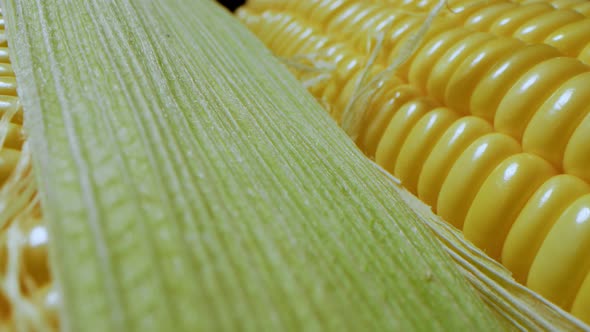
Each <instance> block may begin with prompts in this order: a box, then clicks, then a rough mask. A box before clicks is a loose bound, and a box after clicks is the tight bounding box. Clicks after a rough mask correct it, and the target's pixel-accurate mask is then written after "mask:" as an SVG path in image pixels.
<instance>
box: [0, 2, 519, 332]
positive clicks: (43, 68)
mask: <svg viewBox="0 0 590 332" xmlns="http://www.w3.org/2000/svg"><path fill="white" fill-rule="evenodd" d="M2 5H3V8H4V9H5V18H6V20H7V24H8V33H9V43H10V45H11V49H12V61H13V63H14V67H15V71H16V74H17V79H18V83H19V95H20V97H21V99H22V103H23V106H24V110H25V127H26V129H27V131H28V133H29V143H30V144H31V148H32V152H33V158H34V166H35V172H36V174H37V179H38V183H39V191H40V194H41V200H42V207H43V213H44V216H45V219H46V222H47V223H48V225H49V229H50V235H51V242H50V243H51V246H50V247H51V248H50V249H51V265H52V271H53V274H54V278H55V282H57V286H58V288H59V290H60V292H61V294H62V301H63V302H62V314H61V324H62V329H63V330H64V331H85V332H86V331H88V332H93V331H100V332H103V331H130V332H131V331H142V332H147V331H187V332H188V331H191V332H192V331H222V330H223V331H238V330H239V331H386V330H387V331H392V330H396V331H412V330H415V331H436V330H441V331H484V330H490V331H498V330H506V329H508V326H507V325H506V320H504V319H503V318H500V316H498V315H496V314H495V313H494V312H493V311H492V310H490V309H489V308H488V307H487V306H486V305H485V304H484V303H483V301H482V300H481V299H480V298H479V297H478V296H477V295H476V293H475V292H474V290H473V289H472V288H471V287H470V286H469V285H468V284H467V283H466V282H465V279H464V278H463V277H462V276H461V275H460V272H459V271H457V270H456V269H455V267H454V265H453V263H452V262H451V260H450V259H449V256H447V255H446V254H445V253H444V251H443V249H442V247H441V246H440V244H439V243H438V242H436V241H435V240H434V238H433V237H432V236H431V233H430V232H429V231H428V230H427V229H426V228H425V226H424V224H423V223H421V222H420V220H419V219H418V218H417V216H416V215H415V213H414V212H413V211H412V210H411V209H410V208H408V207H407V206H406V205H405V204H404V203H402V198H401V197H400V195H399V193H398V191H397V189H396V188H395V187H394V186H392V185H391V183H389V182H388V180H387V179H386V178H385V177H384V176H383V175H382V174H381V173H380V172H379V171H378V170H376V169H375V168H374V167H373V166H372V164H371V163H370V162H369V161H368V160H367V159H365V158H364V156H362V154H361V153H360V152H359V151H358V150H357V149H356V148H355V147H354V145H353V144H352V142H351V141H350V140H349V139H348V138H347V137H346V135H345V134H344V132H343V131H341V130H340V129H339V128H337V125H336V124H335V123H334V122H333V121H332V120H331V119H330V118H329V117H328V115H327V114H326V113H325V112H324V111H323V110H322V109H321V107H320V106H319V105H318V104H317V103H316V102H315V101H314V100H313V98H312V97H311V96H310V95H309V94H307V93H306V92H305V91H304V90H303V88H301V87H299V85H298V83H297V82H296V80H295V79H294V78H292V77H291V76H290V74H289V73H288V71H287V70H286V69H285V68H284V67H283V66H282V65H281V63H280V62H279V61H278V60H277V59H274V58H273V57H272V56H271V54H270V53H269V51H268V50H266V49H265V48H264V47H263V46H262V44H261V43H260V42H259V41H257V40H256V39H255V38H254V37H253V36H252V35H251V34H250V33H248V32H246V31H245V28H244V27H243V26H241V25H240V24H239V23H237V22H236V21H235V20H234V18H232V17H230V15H229V14H228V13H227V12H225V11H223V10H222V9H220V8H218V7H217V6H216V5H214V4H213V3H212V2H210V1H195V0H182V1H181V0H176V1H174V0H152V1H145V0H136V1H131V0H117V1H103V0H85V1H83V0H77V1H60V0H22V1H17V0H4V1H3V4H2Z"/></svg>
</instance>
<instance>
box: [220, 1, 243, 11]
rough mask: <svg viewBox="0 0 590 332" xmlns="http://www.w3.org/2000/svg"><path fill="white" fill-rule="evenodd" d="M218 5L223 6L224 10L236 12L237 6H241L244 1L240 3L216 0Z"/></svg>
mask: <svg viewBox="0 0 590 332" xmlns="http://www.w3.org/2000/svg"><path fill="white" fill-rule="evenodd" d="M217 2H219V3H220V4H222V5H223V6H225V8H227V9H229V10H231V11H232V12H233V11H234V10H236V8H238V7H239V6H241V5H243V4H244V2H246V1H245V0H242V1H231V0H217Z"/></svg>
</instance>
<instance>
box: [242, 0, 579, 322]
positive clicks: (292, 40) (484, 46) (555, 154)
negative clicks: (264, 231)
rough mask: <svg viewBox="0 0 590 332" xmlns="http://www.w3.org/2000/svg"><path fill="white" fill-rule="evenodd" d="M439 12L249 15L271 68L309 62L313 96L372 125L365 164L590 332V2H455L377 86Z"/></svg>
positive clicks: (258, 9) (280, 9)
mask: <svg viewBox="0 0 590 332" xmlns="http://www.w3.org/2000/svg"><path fill="white" fill-rule="evenodd" d="M435 4H436V2H435V1H417V0H416V1H411V0H399V1H393V0H392V1H386V0H381V1H377V0H375V1H370V2H366V3H365V2H360V1H352V0H323V1H311V0H302V1H285V2H280V1H277V2H273V1H258V0H250V2H249V3H247V5H246V6H245V7H243V8H242V9H240V11H239V13H238V16H239V17H240V18H241V19H242V20H243V22H245V24H246V25H247V26H248V27H249V28H250V29H251V30H253V31H254V32H255V33H257V34H258V35H259V37H260V38H261V39H262V40H263V41H264V42H266V43H267V45H268V46H270V48H271V49H272V50H273V51H274V52H275V54H276V55H278V56H280V57H283V58H285V59H297V58H298V57H299V58H301V57H302V56H303V57H305V56H308V59H310V57H311V56H313V61H312V65H315V67H316V68H317V69H318V70H317V71H301V70H298V69H297V68H296V67H291V68H292V70H293V73H294V74H295V75H297V76H298V77H299V78H300V79H301V80H303V81H306V82H308V83H309V82H312V81H311V80H310V79H311V78H313V77H318V76H319V75H323V76H322V79H321V80H318V81H317V82H314V83H312V84H310V85H309V90H310V91H311V92H312V93H313V94H314V95H315V96H316V98H317V99H319V100H321V101H322V102H323V103H324V104H325V105H327V107H328V109H329V110H330V113H331V114H332V116H333V117H334V119H335V120H336V121H338V122H341V121H342V119H343V117H346V114H343V113H344V112H361V114H362V116H361V117H359V120H358V121H360V123H359V128H360V129H359V130H358V132H357V133H354V134H355V135H354V138H355V139H356V143H357V145H358V146H359V148H360V149H361V150H363V151H364V152H365V154H366V155H367V156H368V157H370V158H373V159H374V160H375V161H376V162H377V163H378V164H380V165H381V166H382V167H383V168H385V169H386V170H388V171H389V172H391V173H392V174H393V175H394V176H396V177H397V178H399V180H401V182H402V184H403V185H404V186H405V187H406V188H407V189H408V190H409V191H411V192H412V193H414V194H415V195H416V196H418V197H419V198H420V199H422V200H423V201H424V202H425V203H427V204H428V205H430V206H431V207H432V209H433V211H435V212H436V213H437V214H438V215H440V216H441V217H442V218H444V219H445V220H446V221H448V222H450V223H451V224H453V225H455V226H456V227H458V228H461V229H462V230H463V231H464V235H465V236H466V237H467V238H468V239H469V240H471V241H472V242H473V243H475V244H476V245H477V246H479V247H480V248H481V249H483V250H484V251H485V252H486V253H487V254H488V255H490V256H491V257H493V258H495V259H497V260H498V261H500V262H502V263H503V264H504V265H505V266H506V267H507V268H508V269H510V270H511V271H512V272H513V274H514V277H515V279H516V280H518V281H519V282H521V283H523V284H526V285H528V286H529V287H530V288H531V289H533V290H535V291H537V292H538V293H540V294H541V295H543V296H545V297H547V298H548V299H550V300H552V301H553V302H554V303H556V304H557V305H559V306H561V307H562V308H564V309H566V310H570V311H571V312H573V313H574V314H575V315H576V316H577V317H580V318H581V319H583V320H585V321H586V322H590V307H589V304H590V273H589V272H590V235H589V234H590V232H589V231H588V229H590V200H589V199H588V197H590V185H589V183H590V182H589V181H590V106H589V105H590V103H589V102H590V97H589V96H590V67H589V65H590V17H589V16H590V15H589V14H590V2H588V1H585V0H555V1H449V2H448V6H449V7H450V8H452V11H443V12H442V13H441V14H440V15H439V16H438V17H437V18H436V19H435V20H434V22H433V23H432V26H431V28H430V29H429V30H428V32H427V33H426V35H425V36H423V39H422V40H421V44H420V47H419V48H418V50H417V51H416V52H415V53H414V54H412V55H411V56H410V58H409V60H408V61H407V62H405V63H404V64H402V65H401V66H400V67H398V68H397V69H396V70H395V72H393V73H392V74H391V75H389V76H387V77H385V78H384V77H382V76H376V75H378V74H379V72H380V71H382V70H383V69H384V68H387V67H388V65H389V64H390V63H391V62H392V61H394V60H395V59H396V57H397V56H398V55H399V54H400V52H401V51H402V50H403V49H404V47H407V45H408V44H407V41H408V40H411V39H412V38H413V37H415V34H416V33H417V31H418V29H419V28H420V26H421V23H422V22H423V21H424V18H425V16H426V13H427V12H428V11H429V10H431V9H432V8H433V6H434V5H435ZM370 59H373V60H374V61H372V62H371V61H370ZM314 61H315V62H314ZM362 77H364V78H365V79H364V80H363V81H361V78H362ZM373 78H375V79H376V80H378V81H377V83H378V84H377V85H378V86H379V88H378V89H373V90H371V93H373V94H374V95H373V96H372V97H370V98H365V101H364V103H363V104H362V105H361V106H358V105H357V107H350V104H349V101H350V100H351V98H354V99H359V95H357V94H355V93H358V92H359V91H361V89H359V88H358V86H363V84H365V85H366V84H368V82H370V81H371V79H373ZM355 87H357V88H356V90H355Z"/></svg>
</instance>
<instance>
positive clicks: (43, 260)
mask: <svg viewBox="0 0 590 332" xmlns="http://www.w3.org/2000/svg"><path fill="white" fill-rule="evenodd" d="M1 14H2V13H1V12H0V192H3V193H6V195H8V196H13V197H15V196H19V195H23V192H22V190H23V188H22V187H19V186H18V185H15V183H14V182H16V181H18V178H17V175H16V174H15V173H17V166H18V165H19V163H23V160H24V159H23V158H24V157H23V155H22V153H21V152H22V148H23V142H24V133H23V128H22V122H23V111H22V107H21V105H20V102H19V98H18V93H17V86H16V79H15V75H14V72H13V70H12V66H11V64H10V57H9V54H10V50H9V45H8V44H7V41H6V38H5V34H4V20H3V19H2V15H1ZM21 166H22V165H21ZM26 191H28V190H26ZM26 195H29V196H31V197H33V196H34V193H33V194H32V195H31V193H25V196H26ZM24 203H25V208H26V209H25V210H24V211H14V213H13V215H7V214H6V208H5V207H2V209H1V210H2V212H1V213H0V219H1V221H2V222H1V227H0V274H1V275H2V277H3V278H2V279H4V278H6V277H7V274H9V273H13V272H15V273H16V274H17V278H18V283H19V284H20V288H21V289H20V292H19V294H18V296H19V297H20V296H22V298H20V299H19V301H22V302H23V303H31V304H34V305H35V307H36V308H38V309H40V312H41V315H42V317H43V316H45V319H46V320H47V322H48V324H46V326H48V327H52V328H54V329H56V330H57V328H58V320H57V311H56V303H57V302H58V301H57V298H58V295H57V292H56V291H55V290H54V288H53V284H52V281H51V276H50V271H49V266H48V257H47V255H48V253H47V241H48V234H47V230H46V228H45V226H44V224H43V222H42V218H41V216H40V214H39V213H40V212H39V207H38V204H37V203H36V201H35V200H31V201H30V203H28V204H27V202H24ZM4 204H11V202H6V203H4ZM27 205H29V206H27ZM13 208H14V209H16V210H18V209H19V208H20V206H18V205H14V206H13ZM9 228H16V229H17V230H18V233H19V234H20V237H21V240H19V241H18V243H17V248H18V249H17V250H18V262H17V264H16V268H17V270H16V271H12V272H10V271H8V270H9V269H10V268H9V267H8V266H7V265H8V263H9V256H10V255H11V254H12V253H10V252H9V250H10V249H9V242H10V241H11V239H10V235H9V232H8V231H7V230H8V229H9ZM9 296H12V297H14V296H15V295H14V294H12V295H10V294H6V290H5V289H0V329H4V328H7V327H9V326H14V321H13V319H14V317H13V309H14V308H12V307H11V305H10V304H9V301H8V297H9ZM12 300H13V301H14V298H13V299H12Z"/></svg>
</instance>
